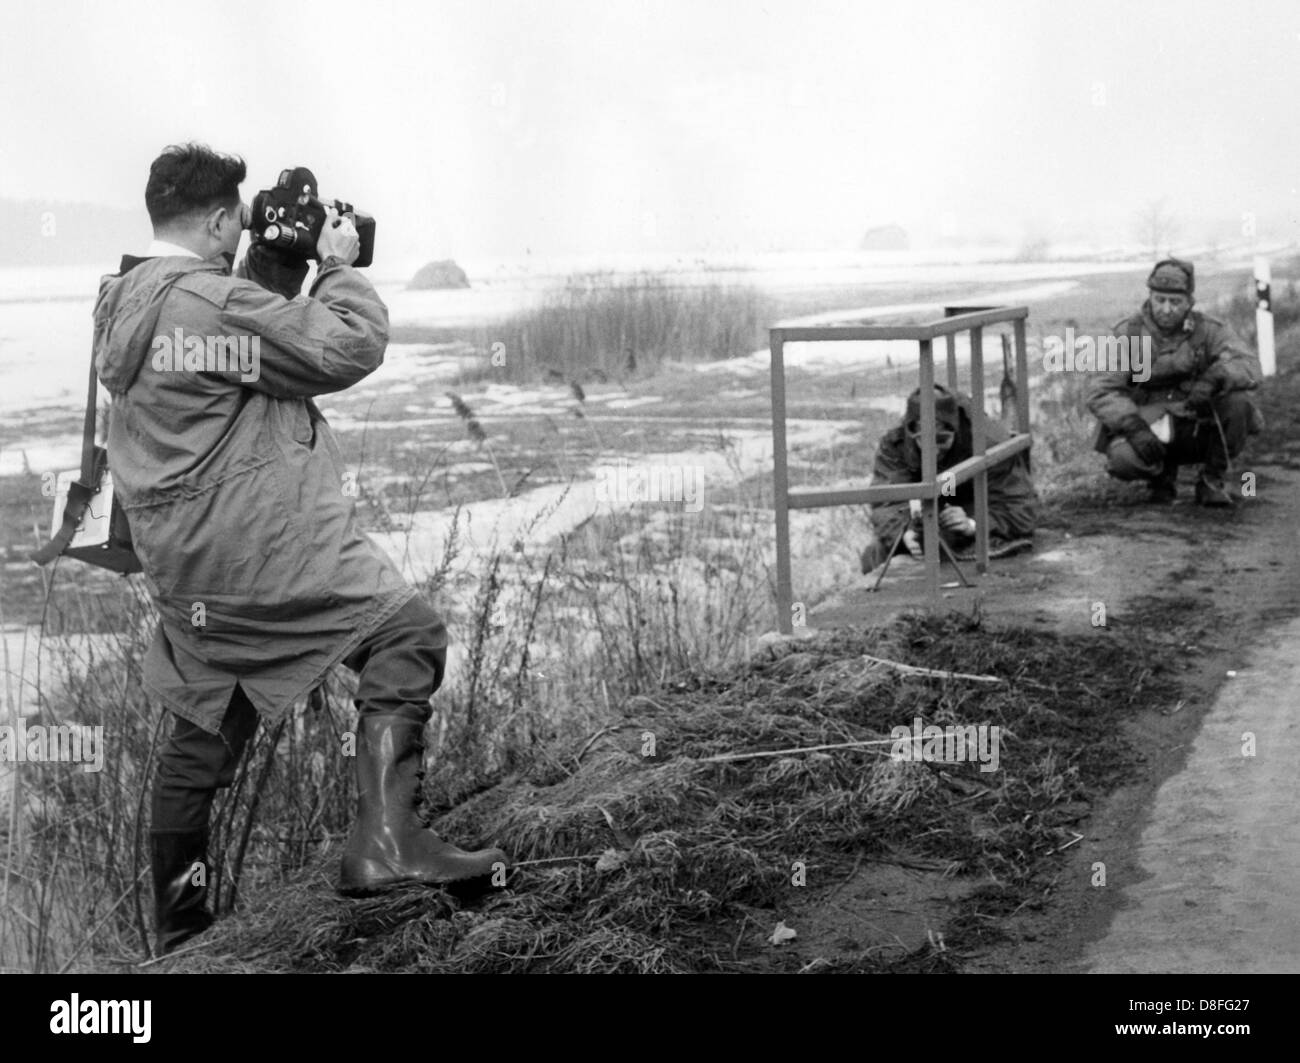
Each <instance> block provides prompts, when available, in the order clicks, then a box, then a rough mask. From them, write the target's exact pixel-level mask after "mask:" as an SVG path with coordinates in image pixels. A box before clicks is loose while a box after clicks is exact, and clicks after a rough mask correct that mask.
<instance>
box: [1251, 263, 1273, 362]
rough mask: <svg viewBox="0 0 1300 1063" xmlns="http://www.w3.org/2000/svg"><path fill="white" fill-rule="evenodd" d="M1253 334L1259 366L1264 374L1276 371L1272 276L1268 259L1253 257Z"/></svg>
mask: <svg viewBox="0 0 1300 1063" xmlns="http://www.w3.org/2000/svg"><path fill="white" fill-rule="evenodd" d="M1255 336H1256V338H1257V341H1258V346H1259V368H1260V371H1261V372H1262V373H1263V374H1264V375H1265V376H1266V377H1269V376H1272V375H1273V374H1274V373H1276V372H1277V354H1276V352H1275V351H1274V349H1273V276H1272V271H1271V270H1270V269H1269V265H1268V259H1266V258H1265V257H1264V256H1263V255H1259V256H1258V257H1256V259H1255Z"/></svg>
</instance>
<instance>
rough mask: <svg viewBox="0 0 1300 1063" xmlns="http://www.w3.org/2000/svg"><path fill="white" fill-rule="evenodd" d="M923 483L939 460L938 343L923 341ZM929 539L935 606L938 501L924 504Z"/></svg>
mask: <svg viewBox="0 0 1300 1063" xmlns="http://www.w3.org/2000/svg"><path fill="white" fill-rule="evenodd" d="M920 363H921V482H922V483H926V484H933V483H934V482H935V480H936V478H937V477H938V471H939V461H938V457H937V455H936V454H935V444H934V433H935V423H934V342H933V341H932V340H921V358H920ZM921 511H922V518H921V526H922V529H923V536H924V539H925V589H926V592H927V594H928V595H929V597H930V604H931V605H938V604H939V507H938V504H937V501H936V500H935V499H928V500H927V501H925V502H924V503H922V507H921Z"/></svg>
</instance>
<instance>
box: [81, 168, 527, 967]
mask: <svg viewBox="0 0 1300 1063" xmlns="http://www.w3.org/2000/svg"><path fill="white" fill-rule="evenodd" d="M304 175H306V177H310V173H309V172H308V171H305V170H294V171H285V173H284V174H282V176H281V182H280V186H279V187H278V189H272V190H268V191H266V192H263V193H261V194H260V195H259V196H258V197H257V198H256V200H255V201H254V203H255V209H256V210H257V212H258V213H257V215H256V216H255V215H254V213H253V211H251V210H250V208H249V207H248V206H247V205H246V204H244V203H243V202H242V201H241V198H240V192H239V185H240V183H241V182H242V181H243V180H244V177H245V166H244V163H243V161H242V160H240V159H238V158H235V157H232V156H227V155H222V154H219V153H217V152H213V151H211V150H210V149H208V148H207V147H204V146H202V145H196V144H188V145H184V146H180V147H175V146H174V147H169V148H167V149H166V150H165V151H164V152H163V153H162V154H161V155H160V156H159V157H158V158H157V159H156V160H154V163H153V165H152V167H151V169H150V174H149V181H148V184H147V186H146V189H145V203H146V206H147V208H148V210H149V216H150V221H151V222H152V225H153V230H154V237H155V239H154V242H153V244H152V245H151V246H150V248H149V249H148V251H147V252H146V254H145V255H144V256H143V257H138V258H137V257H134V256H131V255H127V256H124V257H123V259H122V266H121V270H120V272H119V273H117V274H115V275H112V276H108V277H105V278H104V279H103V281H102V283H101V286H100V293H99V298H98V301H97V303H96V306H95V367H96V371H97V373H98V375H99V378H100V380H101V381H102V382H103V384H104V386H105V387H107V388H108V389H109V391H110V392H111V393H112V396H113V407H112V417H111V422H110V427H109V433H108V454H109V464H110V467H111V470H112V473H113V480H114V484H115V487H116V489H117V492H118V497H119V498H120V500H121V502H122V504H123V508H124V510H125V512H126V515H127V517H128V519H129V523H130V529H131V533H132V537H133V540H134V545H135V550H136V552H137V553H138V555H139V558H140V561H141V563H142V565H143V568H144V574H145V578H146V580H147V583H148V585H149V590H150V594H151V596H152V598H153V601H154V603H155V605H156V606H157V608H158V613H159V618H160V619H159V625H158V629H157V631H156V632H155V635H154V639H153V643H152V645H151V646H150V648H149V650H148V653H147V654H146V657H145V661H144V674H143V682H144V686H145V689H146V691H148V693H149V694H150V695H151V696H152V697H154V698H156V699H158V701H159V702H160V703H161V704H162V705H164V706H166V708H167V709H168V710H169V711H170V713H171V714H172V715H173V717H174V719H173V729H172V732H171V735H170V738H169V739H168V741H167V743H166V745H165V747H164V748H163V750H162V753H161V755H160V758H159V765H158V771H157V775H156V776H155V779H154V787H153V795H152V820H151V832H150V842H151V858H152V869H153V877H154V886H155V893H156V921H157V933H158V949H159V951H160V952H163V953H165V952H168V951H171V950H172V949H174V948H175V947H176V946H177V945H179V944H180V943H181V942H182V941H185V940H186V939H188V938H190V937H192V936H194V935H195V934H198V933H201V932H202V931H203V930H205V929H206V928H207V927H208V926H209V925H210V924H211V923H212V920H213V916H212V915H211V913H209V912H208V911H207V908H206V896H207V876H206V861H207V843H208V820H209V813H210V810H211V807H212V804H213V800H214V797H215V792H216V790H217V789H219V788H223V787H228V786H230V784H231V783H232V781H233V780H234V777H235V771H236V767H237V765H238V763H239V759H240V757H241V755H242V754H243V752H244V749H245V747H246V746H247V744H248V742H249V739H250V738H251V737H252V735H253V733H254V731H255V729H256V727H257V723H258V719H259V717H261V718H264V719H266V720H268V721H275V720H278V719H280V718H282V717H283V716H284V715H285V714H286V713H288V712H289V711H290V710H291V708H292V706H293V705H294V703H295V702H297V701H299V700H300V699H302V698H303V697H305V696H306V695H307V694H308V693H309V692H310V691H311V690H312V689H313V688H314V687H315V686H317V685H318V684H319V683H320V682H321V681H322V679H323V678H324V677H325V675H326V674H327V673H328V672H329V670H330V669H331V668H332V667H334V666H335V665H336V664H340V663H341V664H344V665H346V666H347V667H348V668H350V669H352V670H353V671H355V672H357V673H358V674H359V681H358V688H357V693H356V699H355V700H356V707H357V710H358V714H359V715H358V721H357V736H356V739H357V740H356V754H355V755H356V770H357V787H358V817H357V821H356V824H355V826H354V829H353V831H352V834H351V837H350V838H349V840H348V843H347V846H346V848H345V850H344V854H343V860H342V868H341V874H340V881H339V889H340V891H341V892H343V893H345V894H348V895H358V894H365V893H370V892H375V891H378V890H382V889H385V888H388V887H391V886H394V885H399V884H402V883H412V882H413V883H423V884H439V883H450V882H456V881H460V880H465V879H476V878H481V877H483V876H486V875H488V874H490V873H491V872H492V870H493V865H495V864H497V863H498V862H502V863H503V862H504V861H505V859H506V858H505V854H504V853H502V852H501V851H500V850H496V849H487V850H481V851H478V852H463V851H461V850H460V849H457V848H456V847H455V846H453V845H451V844H449V843H447V842H444V841H442V840H441V839H439V838H438V837H437V836H436V835H435V834H433V833H432V832H431V831H428V830H425V829H424V828H423V827H422V825H421V821H420V819H419V817H418V811H417V809H418V804H419V797H420V792H419V790H420V778H421V775H422V772H423V734H424V727H425V724H426V723H427V721H428V719H429V717H430V715H431V709H430V705H429V699H430V697H431V696H432V695H433V693H434V691H436V690H437V689H438V687H439V686H440V685H441V683H442V679H443V674H444V669H445V664H446V646H447V641H448V640H447V632H446V628H445V627H444V625H443V622H442V619H441V618H440V617H439V616H438V614H437V613H436V612H435V611H434V610H433V609H431V608H430V607H429V606H428V605H427V604H426V603H425V601H424V600H423V599H422V598H421V597H420V596H419V594H418V592H417V591H416V590H415V589H414V588H412V587H411V586H409V585H408V584H407V583H406V582H405V581H404V580H403V578H402V576H401V574H400V573H399V572H398V570H397V568H396V567H395V566H394V565H393V563H392V562H391V561H390V560H389V559H388V558H387V557H386V556H384V555H383V554H382V553H381V552H380V551H379V550H378V549H377V548H376V547H375V546H374V545H373V544H372V543H371V542H370V541H369V540H368V539H367V538H366V536H365V535H364V534H363V533H362V532H361V530H360V528H359V527H358V526H357V522H356V518H355V513H354V505H353V502H352V499H351V498H350V497H349V491H348V490H347V483H348V482H347V480H346V479H345V473H344V468H343V461H342V458H341V455H340V452H339V449H338V445H337V443H336V441H335V439H334V437H333V434H332V433H331V431H330V428H329V426H328V424H327V423H326V422H325V420H324V418H323V417H322V415H321V413H320V411H319V410H318V409H317V407H316V405H315V403H314V402H313V401H312V399H313V397H314V396H317V395H323V394H329V393H331V392H336V391H341V390H343V389H345V388H348V387H350V386H351V385H353V384H355V383H357V382H358V381H360V380H362V379H363V378H364V377H366V376H367V375H368V374H370V373H371V372H373V371H374V370H375V369H377V368H378V367H379V365H380V364H381V363H382V361H383V355H384V350H385V348H386V346H387V343H388V312H387V309H386V308H385V306H384V304H383V302H382V301H381V300H380V298H379V296H378V294H377V293H376V292H375V289H374V288H373V286H372V285H371V284H370V282H369V281H368V280H366V278H365V276H364V275H363V274H361V273H360V272H359V271H358V270H357V269H356V268H354V267H353V265H352V263H354V262H356V261H357V259H358V255H359V254H360V253H361V251H362V242H363V241H362V238H361V237H359V236H358V232H357V229H356V227H355V226H354V224H353V221H352V220H351V216H349V215H340V214H339V213H337V212H336V211H335V210H332V209H330V208H329V207H326V206H325V205H324V204H322V203H321V202H320V201H319V200H317V199H316V198H315V191H316V190H315V187H314V182H315V178H314V177H310V182H309V183H305V184H301V185H298V184H294V185H293V187H290V185H291V184H293V182H296V181H298V180H299V179H301V178H303V176H304ZM290 178H292V179H293V182H291V181H290ZM338 206H342V205H341V204H339V205H338ZM250 224H251V226H252V228H253V230H254V242H253V245H252V246H251V247H250V248H249V251H248V253H247V255H246V256H245V258H244V261H243V262H242V263H241V265H240V268H239V270H238V271H237V273H236V274H234V275H232V273H231V265H232V264H233V261H234V255H235V251H236V249H237V247H238V245H239V241H240V236H241V234H242V233H243V231H244V230H245V228H246V227H249V226H250ZM286 228H287V229H288V234H287V235H286V232H285V230H286ZM370 232H371V233H373V223H371V228H370ZM368 255H369V252H368V249H367V251H366V258H367V260H368ZM308 257H314V258H316V259H318V261H319V268H318V271H317V274H316V278H315V280H314V281H313V283H312V287H311V290H310V292H309V294H308V296H306V297H304V296H302V295H301V294H299V293H300V289H301V286H302V283H303V281H304V279H305V277H306V275H307V272H308V264H307V259H308ZM252 341H256V342H255V343H253V342H252ZM177 344H180V345H182V346H183V348H184V351H183V352H176V351H175V350H174V349H173V348H174V347H175V346H176V345H177ZM250 344H251V348H250ZM168 345H171V346H170V348H169V349H168V352H167V353H168V355H169V356H168V357H160V351H161V349H162V348H163V347H166V346H168ZM214 349H215V350H216V352H218V353H219V352H220V351H222V350H227V351H229V350H232V349H237V350H239V351H241V352H248V351H249V350H250V349H251V350H254V351H256V352H257V359H256V363H255V365H252V366H250V365H249V364H247V362H248V360H247V358H245V359H244V364H225V363H222V362H221V361H220V360H214V359H213V357H212V354H213V351H214ZM250 370H251V371H250ZM200 867H201V868H203V870H204V873H203V874H199V873H196V872H197V869H198V868H200Z"/></svg>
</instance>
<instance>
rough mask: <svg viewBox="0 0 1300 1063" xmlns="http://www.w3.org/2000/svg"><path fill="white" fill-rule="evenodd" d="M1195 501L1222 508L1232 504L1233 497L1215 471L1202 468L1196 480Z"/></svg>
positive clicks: (1199, 503) (1203, 504)
mask: <svg viewBox="0 0 1300 1063" xmlns="http://www.w3.org/2000/svg"><path fill="white" fill-rule="evenodd" d="M1196 501H1197V504H1198V505H1202V506H1215V507H1219V508H1223V507H1226V506H1231V505H1232V504H1233V501H1234V500H1233V497H1232V495H1231V494H1230V493H1229V491H1228V488H1227V486H1226V485H1225V484H1224V482H1223V477H1222V476H1219V475H1218V474H1217V473H1214V472H1210V471H1207V470H1202V472H1201V475H1200V478H1199V479H1198V480H1197V481H1196Z"/></svg>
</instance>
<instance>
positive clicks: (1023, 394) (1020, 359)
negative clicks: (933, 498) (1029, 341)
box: [1015, 317, 1029, 433]
mask: <svg viewBox="0 0 1300 1063" xmlns="http://www.w3.org/2000/svg"><path fill="white" fill-rule="evenodd" d="M1015 333H1016V431H1017V432H1025V433H1028V432H1029V349H1028V348H1027V347H1026V346H1025V319H1024V318H1023V317H1020V318H1016V324H1015Z"/></svg>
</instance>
